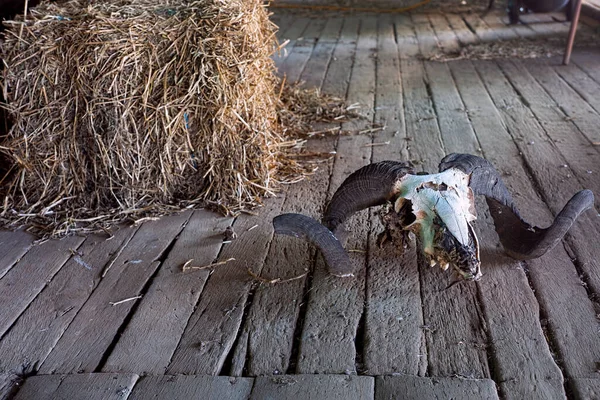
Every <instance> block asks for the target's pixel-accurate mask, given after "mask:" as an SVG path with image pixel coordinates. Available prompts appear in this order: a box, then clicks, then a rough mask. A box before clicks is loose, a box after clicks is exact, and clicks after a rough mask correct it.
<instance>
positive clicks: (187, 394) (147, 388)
mask: <svg viewBox="0 0 600 400" xmlns="http://www.w3.org/2000/svg"><path fill="white" fill-rule="evenodd" d="M253 382H254V380H253V379H252V378H231V377H227V376H185V375H160V376H147V377H143V378H141V379H140V380H138V382H137V383H136V385H135V386H134V388H133V391H132V392H131V395H130V396H129V397H128V400H150V399H157V400H158V399H169V400H189V399H207V400H209V399H223V400H246V399H248V398H249V396H250V391H251V390H252V384H253Z"/></svg>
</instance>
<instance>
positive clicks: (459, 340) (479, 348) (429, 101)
mask: <svg viewBox="0 0 600 400" xmlns="http://www.w3.org/2000/svg"><path fill="white" fill-rule="evenodd" d="M402 67H403V69H402V72H403V84H404V93H405V97H404V104H405V108H406V124H407V133H408V136H409V137H410V138H412V139H413V140H411V148H410V150H409V154H410V157H411V159H413V160H417V161H418V162H419V163H418V167H417V169H418V170H424V171H427V172H430V173H432V172H436V171H437V166H438V163H439V161H440V160H441V159H442V158H443V156H444V155H445V153H446V151H448V152H451V151H461V149H462V150H465V149H476V148H477V147H478V145H477V141H476V138H475V135H474V134H473V130H472V128H471V127H470V124H469V122H468V119H467V117H466V113H465V111H461V110H464V107H463V106H462V103H461V100H460V98H458V94H457V93H456V90H455V89H453V88H452V87H450V88H449V86H450V85H451V84H452V79H451V76H450V74H449V73H448V70H447V68H446V67H445V66H444V65H442V66H441V67H439V68H437V67H431V68H430V74H429V75H431V76H429V75H427V76H426V73H425V67H424V66H423V65H422V64H421V65H419V64H418V63H414V62H409V61H407V62H406V63H404V64H403V65H402ZM404 67H406V70H405V69H404ZM407 73H408V74H410V77H409V78H405V77H406V75H407ZM434 74H438V75H440V76H439V78H438V77H436V76H435V75H434ZM430 93H432V97H430ZM447 104H451V105H452V106H450V107H451V108H452V109H447V108H445V107H447ZM455 108H458V111H457V110H455ZM436 111H437V112H436ZM456 125H459V126H460V129H462V130H463V131H462V132H461V133H460V135H461V137H462V139H461V140H460V141H458V140H454V137H455V136H454V135H459V134H458V133H457V132H455V131H454V129H455V126H456ZM446 146H447V147H448V149H447V150H446V148H445V147H446ZM450 149H452V150H450ZM419 272H420V282H421V285H420V287H421V296H422V300H421V301H422V304H423V322H424V327H423V329H424V330H425V335H426V339H427V360H428V368H427V371H428V373H429V374H430V375H433V376H453V375H459V376H464V377H469V378H487V377H489V371H488V366H487V354H486V351H485V344H486V343H487V337H486V332H485V322H484V319H483V316H482V310H481V304H480V303H479V301H478V299H477V288H476V286H475V285H473V284H469V283H465V284H462V285H455V286H453V287H452V288H449V289H446V288H448V287H449V285H450V284H451V283H452V282H453V281H454V280H455V279H456V278H455V277H453V275H452V271H446V272H444V271H442V270H441V269H440V268H439V267H436V268H431V267H430V266H429V264H428V263H427V261H426V260H425V258H424V257H419Z"/></svg>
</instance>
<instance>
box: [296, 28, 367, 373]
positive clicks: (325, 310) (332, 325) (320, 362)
mask: <svg viewBox="0 0 600 400" xmlns="http://www.w3.org/2000/svg"><path fill="white" fill-rule="evenodd" d="M376 48H377V18H376V17H375V16H365V17H364V18H362V20H361V26H360V34H359V37H358V41H357V44H356V56H355V59H354V64H353V67H352V76H351V78H350V84H349V87H348V95H347V97H346V101H347V103H348V104H354V103H359V104H360V106H361V108H360V109H359V110H358V112H359V113H360V114H361V115H362V116H363V117H364V118H363V119H358V120H353V121H350V122H346V123H344V124H343V126H342V129H343V130H345V131H352V134H350V135H343V136H341V137H340V138H339V141H338V145H337V153H336V157H335V161H334V166H333V172H332V177H331V181H330V186H329V197H331V196H332V195H333V193H334V191H335V190H337V188H338V187H339V185H340V184H341V183H342V181H343V180H344V179H345V178H346V177H347V176H348V175H350V173H352V172H354V171H355V170H356V169H358V168H360V167H362V166H363V165H365V164H367V163H369V161H370V158H371V146H370V145H371V138H370V136H369V135H365V134H360V133H359V132H357V131H360V130H363V129H365V128H369V127H370V121H372V120H373V103H374V93H373V92H374V87H375V57H374V56H375V51H376ZM367 218H368V213H367V212H366V211H363V212H360V213H357V214H356V215H355V216H354V217H353V218H352V219H351V220H349V221H348V222H347V223H346V228H347V229H348V231H350V232H352V235H351V236H350V238H349V240H348V242H347V245H346V248H347V249H360V250H363V251H364V250H365V248H366V243H365V242H366V234H367V231H368V223H367ZM350 255H351V261H352V262H353V264H354V268H355V271H356V273H355V275H356V276H355V277H352V278H336V277H333V276H330V275H329V273H328V271H327V270H326V268H325V265H324V263H323V260H322V258H320V257H319V258H318V262H317V265H316V267H315V273H314V276H313V280H312V286H311V288H310V290H309V298H308V306H307V311H306V316H305V319H304V325H303V329H302V335H301V342H300V350H299V358H298V364H297V368H296V371H297V373H302V374H304V373H345V372H350V373H352V372H355V371H356V365H355V360H356V353H357V349H356V346H355V336H356V332H357V329H358V324H359V321H360V318H361V315H362V312H363V304H364V260H365V254H364V253H360V252H354V253H351V254H350Z"/></svg>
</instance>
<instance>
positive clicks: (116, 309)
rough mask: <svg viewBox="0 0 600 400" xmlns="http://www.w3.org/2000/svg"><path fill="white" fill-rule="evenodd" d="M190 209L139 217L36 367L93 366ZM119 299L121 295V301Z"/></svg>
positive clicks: (46, 369) (91, 369)
mask: <svg viewBox="0 0 600 400" xmlns="http://www.w3.org/2000/svg"><path fill="white" fill-rule="evenodd" d="M190 215H191V212H189V211H186V212H184V213H181V214H178V215H173V216H169V217H165V218H161V219H160V220H158V221H149V222H145V223H144V224H143V225H142V226H141V227H140V228H139V230H138V231H137V232H136V233H135V235H134V236H133V238H132V239H131V241H129V243H128V245H127V246H126V247H125V248H124V249H123V251H122V252H121V254H120V255H119V257H117V258H116V259H115V260H114V261H113V262H112V263H111V264H110V266H109V267H108V268H107V269H105V271H104V273H103V275H104V277H103V278H102V280H101V281H100V283H99V285H98V287H97V288H96V289H95V290H94V291H93V292H92V295H91V296H90V298H89V299H88V300H87V302H86V303H85V305H84V306H83V307H82V308H81V311H79V313H77V315H76V316H75V319H74V320H73V322H71V324H70V325H69V327H68V328H67V330H66V331H65V333H64V334H63V335H62V337H61V338H60V340H59V341H58V343H57V344H56V346H55V347H54V348H53V349H52V352H51V353H50V354H49V355H48V357H47V358H46V360H45V361H44V362H43V363H42V365H41V367H40V369H39V371H40V373H42V374H48V373H75V372H94V371H96V368H98V367H99V366H100V363H101V361H102V359H103V357H104V355H105V353H106V351H107V350H108V348H109V347H110V345H111V344H112V342H113V340H115V337H116V336H117V334H118V332H119V330H120V328H121V325H122V323H123V322H124V321H125V319H126V318H127V316H128V315H129V312H130V311H131V309H132V308H133V306H134V304H135V303H136V302H137V301H138V300H139V298H138V296H140V295H141V294H142V290H143V288H144V286H145V285H146V282H147V281H148V280H149V279H150V278H151V277H152V275H153V274H154V272H155V271H156V268H157V267H158V265H159V262H158V261H156V260H158V259H159V257H160V256H161V255H162V254H163V252H164V251H165V250H166V249H167V248H168V247H169V245H170V244H171V242H172V241H173V240H174V238H175V237H176V236H177V234H178V233H179V232H180V231H181V229H182V228H183V226H184V225H185V223H186V222H187V220H188V219H189V217H190ZM123 300H127V301H125V302H122V301H123Z"/></svg>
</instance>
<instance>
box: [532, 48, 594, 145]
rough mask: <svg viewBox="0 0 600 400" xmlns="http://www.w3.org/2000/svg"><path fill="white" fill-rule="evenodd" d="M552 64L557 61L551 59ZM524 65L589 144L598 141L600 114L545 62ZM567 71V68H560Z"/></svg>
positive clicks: (533, 60)
mask: <svg viewBox="0 0 600 400" xmlns="http://www.w3.org/2000/svg"><path fill="white" fill-rule="evenodd" d="M552 60H553V62H552V63H553V64H558V59H557V58H553V59H552ZM522 65H524V66H525V67H526V68H527V69H528V70H529V71H530V72H531V73H532V75H533V77H534V78H535V79H536V80H537V81H538V82H539V84H540V85H541V86H542V87H543V88H544V89H545V90H546V91H547V93H548V94H549V95H550V96H551V97H552V98H553V99H554V101H555V102H556V103H557V104H558V105H559V106H560V108H561V109H562V110H563V111H564V112H565V114H567V116H568V117H569V118H570V120H572V121H573V123H574V124H575V125H576V126H577V127H578V128H579V129H580V130H581V132H582V133H583V134H584V135H585V136H586V137H587V138H588V139H589V140H590V142H599V141H600V132H599V131H598V126H600V114H598V113H597V112H596V111H595V110H594V109H593V108H592V107H591V106H590V104H589V103H588V102H587V101H586V100H585V99H584V98H582V97H581V96H580V95H579V94H578V93H577V92H576V91H575V90H574V89H573V88H572V87H571V86H569V85H568V84H567V83H566V82H565V81H564V80H563V79H561V78H560V77H559V75H558V74H557V73H556V71H554V70H553V68H552V66H550V65H548V63H547V62H545V61H540V60H535V59H532V60H528V61H527V62H526V63H524V64H522ZM560 68H562V69H569V68H570V67H569V66H566V67H565V66H562V67H560Z"/></svg>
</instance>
